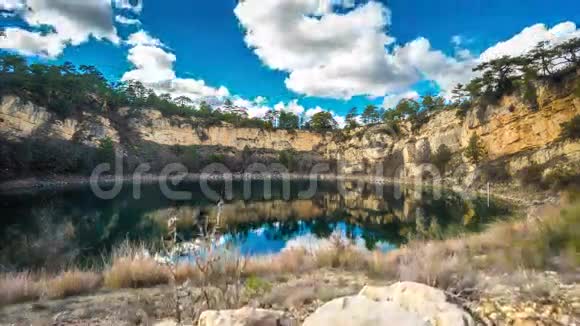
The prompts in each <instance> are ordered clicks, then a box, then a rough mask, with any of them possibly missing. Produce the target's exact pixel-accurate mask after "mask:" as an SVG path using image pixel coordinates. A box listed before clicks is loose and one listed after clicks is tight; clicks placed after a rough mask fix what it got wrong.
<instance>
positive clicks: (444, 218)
mask: <svg viewBox="0 0 580 326" xmlns="http://www.w3.org/2000/svg"><path fill="white" fill-rule="evenodd" d="M309 186H310V184H309V182H306V181H294V182H291V183H290V192H289V194H287V196H284V191H283V189H284V187H283V186H282V184H281V183H280V182H274V183H273V184H272V191H271V198H267V199H266V198H264V197H265V196H264V187H263V183H262V182H253V183H252V184H251V187H250V189H251V190H252V191H251V194H245V193H244V187H243V185H242V184H241V183H234V185H233V193H232V194H231V198H229V199H228V200H225V201H224V203H223V205H222V206H221V208H220V209H218V205H217V203H216V202H214V201H212V200H210V199H207V198H206V197H205V196H204V195H203V194H202V191H201V189H200V186H199V185H198V184H196V183H191V184H186V185H182V186H180V187H178V188H179V189H180V190H187V191H188V192H190V193H191V194H192V198H191V199H188V200H170V199H167V198H166V197H165V196H164V195H163V194H162V192H161V190H160V189H159V186H158V185H147V186H143V190H142V194H141V197H140V198H134V196H133V190H132V187H131V186H129V185H127V186H125V188H124V189H123V190H122V192H121V193H120V194H119V195H118V196H116V197H115V198H114V199H111V200H103V199H99V198H97V197H96V196H95V195H94V194H93V193H92V191H91V190H90V188H89V187H81V188H75V189H67V190H60V191H42V192H35V193H26V194H18V195H9V196H6V195H4V196H2V197H0V203H1V205H0V216H2V220H1V221H2V222H1V224H0V237H1V239H2V241H1V243H2V247H1V248H0V265H1V266H2V268H3V269H4V270H14V269H22V268H37V269H39V268H42V269H47V270H50V269H53V268H54V269H57V268H61V267H62V266H64V265H67V264H70V263H73V262H79V261H81V262H89V261H95V260H99V259H100V257H102V256H106V255H107V254H109V253H110V252H111V250H112V249H113V248H114V247H115V246H118V245H119V244H120V243H122V242H124V241H136V242H137V241H138V242H143V243H145V244H147V245H149V246H152V247H155V246H156V245H158V244H159V243H160V242H161V241H162V239H167V238H168V237H170V235H169V232H168V225H167V224H168V221H169V219H170V218H172V217H175V218H177V229H178V239H179V240H180V241H189V240H192V239H195V238H196V237H199V235H200V234H201V233H203V231H204V230H205V229H207V227H206V225H208V226H211V227H212V228H213V227H215V228H216V229H217V230H218V231H217V237H216V239H217V241H219V242H220V243H222V244H225V245H228V247H230V248H233V249H235V250H238V251H240V252H241V253H243V254H244V255H264V254H272V253H277V252H280V251H282V250H285V249H287V248H290V247H306V248H307V249H308V248H312V249H315V248H318V247H321V246H325V245H328V243H329V242H330V240H329V238H330V237H340V238H342V239H343V240H344V241H350V242H352V243H354V244H356V245H357V246H360V248H361V250H382V251H388V250H391V249H393V248H396V247H398V246H400V245H402V244H404V243H406V242H407V241H409V240H410V239H414V238H421V239H434V238H435V239H436V238H444V237H446V236H450V235H454V234H459V233H462V232H478V231H480V230H481V229H482V228H483V227H484V226H485V224H487V223H488V222H490V221H493V220H495V219H497V218H500V217H502V216H505V215H506V214H507V213H508V212H509V208H508V207H507V206H506V205H504V204H503V203H499V202H492V203H491V205H490V206H487V200H484V199H473V200H466V199H464V198H462V197H461V196H460V195H458V194H455V193H452V192H442V193H441V194H437V193H433V192H431V191H427V190H424V191H419V190H417V189H412V188H403V189H399V188H398V187H395V186H392V185H385V186H378V187H377V186H376V185H369V184H366V185H362V186H360V187H357V186H356V185H354V184H351V183H336V182H319V183H318V184H317V190H316V192H315V194H314V195H313V196H307V197H305V196H303V194H301V192H302V191H304V190H306V189H308V187H309ZM212 187H214V188H215V189H216V192H223V190H224V189H225V187H224V185H223V184H221V183H215V184H212ZM218 211H219V221H218Z"/></svg>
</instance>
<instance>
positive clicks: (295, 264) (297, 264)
mask: <svg viewBox="0 0 580 326" xmlns="http://www.w3.org/2000/svg"><path fill="white" fill-rule="evenodd" d="M312 258H313V257H312V256H311V255H309V254H308V253H307V252H306V251H305V250H301V249H292V250H286V251H283V252H281V253H280V254H277V255H272V256H264V257H255V258H249V259H247V261H246V266H245V269H244V275H246V276H248V275H262V276H264V275H272V274H274V275H275V274H298V273H301V272H306V271H309V270H312V269H314V267H315V266H314V261H313V259H312Z"/></svg>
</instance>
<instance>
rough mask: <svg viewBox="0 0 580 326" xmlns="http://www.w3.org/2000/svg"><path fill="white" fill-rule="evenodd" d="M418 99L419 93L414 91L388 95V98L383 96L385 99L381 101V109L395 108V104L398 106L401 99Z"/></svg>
mask: <svg viewBox="0 0 580 326" xmlns="http://www.w3.org/2000/svg"><path fill="white" fill-rule="evenodd" d="M418 98H419V93H417V92H416V91H407V92H404V93H399V94H392V95H388V96H385V98H384V99H383V108H385V109H392V108H394V107H395V106H397V104H399V102H400V101H401V100H402V99H413V100H416V99H418Z"/></svg>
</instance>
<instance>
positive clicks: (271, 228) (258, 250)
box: [222, 223, 396, 256]
mask: <svg viewBox="0 0 580 326" xmlns="http://www.w3.org/2000/svg"><path fill="white" fill-rule="evenodd" d="M279 226H280V225H279V223H274V224H270V225H263V226H261V227H259V228H256V229H254V230H251V231H250V232H248V233H247V235H246V236H244V237H242V238H239V237H236V236H235V235H232V234H226V235H224V236H223V237H222V239H223V240H222V241H223V242H225V243H228V244H231V245H233V246H234V247H235V248H236V249H237V250H238V251H239V252H240V253H241V254H242V255H250V256H260V255H270V254H276V253H280V252H282V251H285V250H292V249H304V250H307V251H309V252H315V251H317V250H323V249H330V248H332V247H333V246H335V245H336V241H337V240H338V241H340V242H341V243H344V244H350V245H352V246H354V248H356V249H358V250H360V251H361V252H369V249H368V247H367V243H366V241H365V239H364V238H363V237H362V231H361V230H360V229H359V228H355V229H354V230H348V232H349V236H347V227H346V224H344V223H339V224H338V225H337V226H336V227H335V229H334V232H333V237H332V238H327V237H318V236H317V235H315V234H314V233H313V232H312V231H311V230H310V229H308V228H301V230H300V231H298V232H296V233H295V234H294V235H292V237H290V238H288V239H284V238H278V237H272V234H277V233H278V230H277V229H278V228H279ZM393 249H396V245H394V244H391V243H388V242H385V241H378V242H376V243H374V250H379V251H382V252H387V251H390V250H393Z"/></svg>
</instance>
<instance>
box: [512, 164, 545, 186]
mask: <svg viewBox="0 0 580 326" xmlns="http://www.w3.org/2000/svg"><path fill="white" fill-rule="evenodd" d="M543 172H544V167H543V166H541V165H538V164H535V163H534V164H532V165H530V166H527V167H525V168H523V169H521V170H520V171H519V173H518V174H519V179H520V181H521V183H522V185H524V186H534V187H540V188H544V183H543V182H542V174H543Z"/></svg>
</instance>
